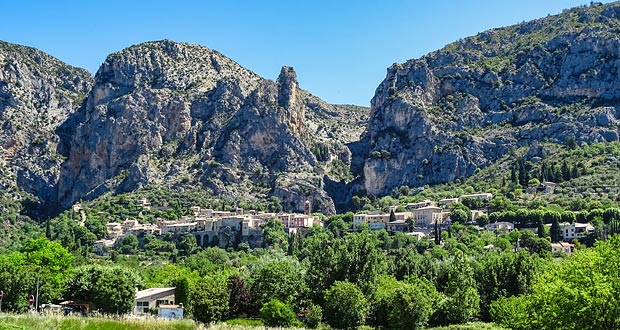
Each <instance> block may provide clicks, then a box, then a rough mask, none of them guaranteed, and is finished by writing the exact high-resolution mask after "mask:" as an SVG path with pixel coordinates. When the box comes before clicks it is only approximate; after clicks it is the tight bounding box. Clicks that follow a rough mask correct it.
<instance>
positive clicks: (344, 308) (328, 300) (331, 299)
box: [323, 281, 368, 329]
mask: <svg viewBox="0 0 620 330" xmlns="http://www.w3.org/2000/svg"><path fill="white" fill-rule="evenodd" d="M367 311H368V306H367V301H366V298H365V297H364V294H363V293H362V291H361V290H360V289H359V288H358V287H357V285H355V284H354V283H350V282H341V281H336V282H335V283H334V285H332V287H331V288H329V289H328V290H327V291H325V306H324V310H323V314H324V317H325V321H326V322H327V324H329V325H330V326H332V327H334V328H337V329H354V328H356V327H357V326H360V325H362V324H364V320H365V318H366V313H367Z"/></svg>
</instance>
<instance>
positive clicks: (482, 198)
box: [460, 193, 493, 201]
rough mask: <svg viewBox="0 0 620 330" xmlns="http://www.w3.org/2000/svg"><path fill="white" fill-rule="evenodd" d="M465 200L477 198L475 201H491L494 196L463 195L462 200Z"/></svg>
mask: <svg viewBox="0 0 620 330" xmlns="http://www.w3.org/2000/svg"><path fill="white" fill-rule="evenodd" d="M463 198H475V199H481V200H483V201H489V200H491V199H492V198H493V194H491V193H481V194H469V195H462V196H461V197H460V200H463Z"/></svg>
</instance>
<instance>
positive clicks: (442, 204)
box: [437, 198, 459, 208]
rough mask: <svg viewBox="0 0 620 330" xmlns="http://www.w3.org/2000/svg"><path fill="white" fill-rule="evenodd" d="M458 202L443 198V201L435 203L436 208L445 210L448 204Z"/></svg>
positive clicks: (453, 199) (456, 199)
mask: <svg viewBox="0 0 620 330" xmlns="http://www.w3.org/2000/svg"><path fill="white" fill-rule="evenodd" d="M458 201H459V199H458V198H444V199H440V200H439V201H438V202H437V206H440V207H444V208H446V207H448V206H450V204H452V203H454V202H458Z"/></svg>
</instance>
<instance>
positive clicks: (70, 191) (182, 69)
mask: <svg viewBox="0 0 620 330" xmlns="http://www.w3.org/2000/svg"><path fill="white" fill-rule="evenodd" d="M340 114H341V111H338V109H337V108H336V107H334V106H332V105H328V104H326V103H324V102H322V101H321V100H319V99H317V98H316V97H314V96H312V95H310V94H309V93H308V92H306V91H304V90H301V89H300V88H299V86H298V83H297V79H296V74H295V72H294V70H293V69H292V68H290V67H283V68H282V71H281V73H280V76H279V77H278V79H277V81H275V82H274V81H270V80H267V79H264V78H261V77H259V76H258V75H256V74H254V73H253V72H251V71H249V70H247V69H245V68H243V67H241V66H240V65H238V64H237V63H235V62H234V61H232V60H230V59H228V58H226V57H225V56H223V55H221V54H219V53H218V52H216V51H213V50H210V49H207V48H205V47H201V46H197V45H190V44H182V43H175V42H172V41H167V40H165V41H159V42H149V43H144V44H140V45H136V46H132V47H130V48H127V49H125V50H123V51H120V52H118V53H115V54H112V55H110V56H108V58H107V59H106V61H105V62H104V63H103V65H102V66H101V68H100V69H99V71H98V72H97V74H96V76H95V83H94V86H93V88H92V90H91V91H90V93H89V95H88V100H87V102H86V104H85V106H84V107H83V108H82V109H81V110H80V111H79V112H77V113H75V114H74V115H73V116H72V117H71V118H69V119H68V120H67V121H66V123H65V124H64V125H63V127H62V128H61V129H60V130H59V131H61V132H62V133H63V134H62V136H63V140H62V144H61V146H60V148H59V150H60V151H61V152H62V153H63V154H64V155H66V156H67V157H68V159H67V161H66V162H65V163H64V164H63V166H62V172H61V177H60V181H59V184H58V198H59V200H60V201H61V203H62V205H63V206H65V207H66V206H69V205H71V204H72V203H73V202H75V201H76V200H78V199H81V198H84V199H90V198H94V197H96V196H99V195H100V194H102V193H104V192H106V191H129V190H133V189H136V188H139V187H141V186H144V185H147V184H151V183H165V184H169V185H173V186H174V185H178V186H182V185H187V184H189V185H199V186H202V187H204V188H207V189H211V190H213V192H214V193H217V194H224V195H225V196H228V197H230V198H231V199H240V198H261V197H267V196H268V195H275V196H277V197H280V198H281V199H282V200H283V205H284V206H285V207H287V208H289V209H303V202H304V201H305V200H306V199H310V200H313V201H314V202H315V206H316V208H317V209H319V210H322V211H325V212H327V213H332V212H334V205H333V202H332V201H331V198H329V196H327V194H326V192H325V191H324V190H323V184H322V179H323V175H324V171H323V169H324V168H325V167H329V164H330V163H331V162H332V161H333V159H338V158H342V159H343V160H344V162H345V163H347V162H349V161H350V153H349V152H348V149H347V148H346V147H345V145H344V144H345V143H347V142H350V140H354V139H355V138H351V135H352V134H351V133H350V132H340V134H339V133H338V132H337V133H336V134H331V135H329V136H328V133H331V132H327V131H326V130H325V129H324V127H323V126H324V123H325V122H330V121H333V120H338V117H339V116H340ZM358 134H359V133H358ZM353 135H354V134H353ZM320 143H324V144H325V145H326V146H327V147H326V150H325V153H324V154H321V155H320V157H319V158H320V159H318V160H317V156H318V154H317V153H313V151H312V150H313V146H315V145H317V144H320Z"/></svg>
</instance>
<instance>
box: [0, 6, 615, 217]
mask: <svg viewBox="0 0 620 330" xmlns="http://www.w3.org/2000/svg"><path fill="white" fill-rule="evenodd" d="M617 32H620V4H619V3H611V4H606V5H601V4H593V5H591V6H588V7H579V8H573V9H570V10H566V11H564V12H563V13H561V14H559V15H554V16H548V17H546V18H541V19H537V20H533V21H530V22H525V23H521V24H516V25H512V26H508V27H503V28H497V29H491V30H487V31H484V32H480V33H478V34H477V35H475V36H471V37H467V38H464V39H462V40H460V41H457V42H455V43H451V44H448V45H446V46H445V47H443V48H442V49H439V50H437V51H434V52H431V53H429V54H426V55H424V56H422V57H420V58H418V59H411V60H408V61H406V62H404V63H395V64H394V65H392V66H390V67H389V68H388V70H387V75H386V79H385V80H384V81H383V82H382V83H381V84H380V85H379V86H378V87H377V90H376V93H375V96H374V97H373V99H372V101H371V108H370V111H368V109H366V108H364V107H355V106H344V105H331V104H328V103H326V102H324V101H322V100H321V99H320V98H318V97H316V96H314V95H312V94H311V93H309V92H308V91H305V90H303V89H301V88H300V86H299V83H298V81H297V76H296V73H295V71H294V69H293V68H291V67H287V66H283V67H282V70H281V72H280V75H279V76H278V78H277V79H276V81H272V80H269V79H265V78H263V77H260V76H259V75H257V74H256V73H254V72H252V71H251V70H248V69H247V68H244V67H242V66H240V65H239V64H238V63H236V62H235V61H233V60H231V59H229V58H227V57H226V56H224V55H223V54H221V53H219V52H217V51H215V50H212V49H209V48H206V47H203V46H200V45H194V44H189V43H178V42H174V41H171V40H160V41H152V42H145V43H141V44H137V45H133V46H130V47H127V48H125V49H123V50H120V51H118V52H115V53H112V54H110V55H109V56H108V57H107V58H106V60H105V61H104V63H103V64H102V65H101V67H100V69H99V70H98V71H97V73H96V75H95V76H94V77H92V76H91V75H90V74H88V73H87V72H86V71H85V70H83V69H76V68H72V67H70V66H66V65H65V64H64V63H60V62H58V60H56V59H53V58H52V57H49V58H48V57H46V56H47V55H45V54H44V53H42V52H40V53H38V52H39V51H37V50H35V49H33V48H28V47H23V48H19V47H22V46H17V45H10V44H7V43H2V44H0V45H2V47H0V57H1V58H0V60H2V63H4V64H3V66H2V68H3V70H2V79H0V82H1V83H2V84H3V85H1V86H0V97H2V98H0V101H2V102H0V106H4V108H2V109H0V110H3V113H8V112H7V110H6V109H9V110H10V109H14V108H15V104H17V103H15V102H17V101H19V102H21V103H20V105H19V107H18V108H19V109H23V110H24V111H23V113H38V111H40V110H41V109H45V108H46V107H47V108H50V109H53V111H52V112H54V114H62V115H56V116H55V117H54V118H48V123H47V124H45V125H47V126H45V125H43V126H45V127H46V130H45V132H46V133H45V134H42V133H37V134H38V135H37V134H34V133H32V134H31V133H27V134H26V133H24V134H26V135H27V136H21V137H20V139H21V140H20V141H22V142H23V141H27V140H32V141H44V142H45V141H51V142H50V143H43V145H44V146H45V147H44V148H42V149H41V148H39V149H40V152H39V153H36V152H35V151H36V150H39V149H36V148H35V149H32V150H30V149H28V148H22V149H21V150H29V151H28V152H35V153H34V154H36V155H41V154H42V153H46V154H47V155H48V156H47V158H46V157H40V158H41V162H42V163H46V162H47V163H46V165H45V166H42V165H40V164H38V163H37V161H38V160H37V159H31V160H30V162H22V161H21V160H20V162H22V163H23V164H17V163H14V164H13V165H17V166H14V167H15V169H14V170H6V171H5V170H4V169H3V171H5V172H6V173H5V175H4V176H3V180H4V181H5V182H9V181H10V182H12V185H13V187H22V188H19V189H23V190H24V191H25V192H26V193H29V194H31V195H34V196H37V197H38V198H39V199H40V200H41V202H42V203H43V204H46V205H49V204H54V203H57V204H58V205H60V206H61V207H62V208H67V207H69V206H70V205H72V204H73V203H75V202H77V201H79V200H82V199H87V200H88V199H92V198H96V197H97V196H99V195H101V194H103V193H106V192H112V193H119V192H127V191H132V190H135V189H138V188H141V187H145V186H148V185H151V184H155V185H162V184H165V185H168V186H169V187H171V188H174V189H183V187H199V188H200V189H206V190H208V191H211V192H213V193H214V194H218V195H222V196H226V198H228V199H230V200H233V201H239V200H243V199H250V200H254V201H256V200H266V199H269V198H272V197H277V198H278V200H280V201H281V202H282V205H283V206H284V208H285V209H288V210H302V209H303V203H304V202H305V201H306V200H309V201H311V202H312V204H313V206H314V208H313V210H315V211H322V212H325V213H327V214H332V213H334V212H335V211H336V206H337V207H338V209H341V210H344V209H347V206H348V204H349V203H350V201H351V198H352V197H353V196H355V195H358V196H360V195H369V196H375V197H380V196H384V195H388V194H391V193H392V192H393V191H394V190H395V189H397V188H399V187H401V186H409V187H412V188H418V187H422V186H425V185H432V184H437V183H442V182H451V181H455V180H457V179H459V178H465V177H469V176H471V175H472V174H474V173H476V172H477V171H479V170H481V169H484V168H487V167H489V166H491V165H492V164H494V163H495V162H497V161H499V160H500V159H504V158H505V156H506V155H509V154H511V153H512V152H513V151H514V150H517V149H519V150H520V148H524V147H528V148H530V149H531V150H530V151H528V152H525V155H527V157H529V158H528V159H534V160H535V159H538V158H541V157H543V156H544V155H542V154H540V152H539V149H540V148H538V147H537V145H538V144H539V143H548V142H551V143H556V144H563V143H565V142H566V141H569V140H570V141H574V142H575V143H577V144H585V143H593V142H601V141H618V140H620V129H619V128H620V105H619V104H618V102H619V101H620V88H618V87H617V86H620V85H618V84H617V74H616V73H617V72H620V71H618V70H620V52H618V50H617V47H615V45H617V43H618V41H619V38H618V37H617ZM7 47H8V48H11V47H13V48H15V49H21V50H22V52H23V54H26V55H24V56H22V58H20V59H19V62H20V63H21V64H20V65H21V67H22V68H23V69H24V70H25V69H32V70H35V69H36V70H39V71H36V70H35V71H36V72H35V73H33V74H32V75H31V76H32V77H29V78H25V79H26V80H25V81H23V82H22V81H17V80H15V79H13V80H10V79H9V78H7V77H16V76H15V74H14V72H16V71H15V70H14V69H11V68H12V67H11V65H12V64H10V63H8V62H7V61H6V60H5V58H6V57H7V55H5V54H8V53H10V52H11V50H10V49H8V48H7ZM13 52H14V53H15V51H13ZM17 53H19V52H17ZM37 59H38V60H37ZM42 59H46V60H45V61H43V60H42ZM37 61H39V62H41V61H43V62H46V63H48V62H49V63H53V65H52V67H51V68H48V69H46V68H45V67H44V66H41V65H39V64H37ZM63 68H64V69H63ZM11 70H12V71H11ZM11 72H13V76H11ZM24 72H25V71H24ZM37 72H38V73H37ZM37 75H39V76H46V77H47V78H46V79H47V80H46V81H50V83H48V84H47V85H45V86H47V87H45V86H43V85H41V84H39V85H41V86H43V87H41V90H42V91H45V92H44V93H43V92H41V93H39V94H40V95H39V94H37V93H34V92H28V93H24V92H22V93H21V94H19V93H17V92H15V91H18V90H19V88H21V87H20V86H22V87H23V86H29V84H31V82H32V81H37V79H36V76H37ZM20 77H28V74H24V75H20ZM44 78H45V77H44ZM43 80H45V79H43ZM63 84H65V85H63ZM39 85H37V86H39ZM7 86H8V87H7ZM7 90H8V91H9V92H6V91H7ZM45 93H47V94H45ZM25 94H28V95H35V96H36V97H35V99H36V98H41V100H42V101H43V102H42V103H41V104H44V105H45V106H38V105H34V104H35V103H33V102H34V101H33V100H31V99H28V98H23V97H24V95H25ZM48 94H49V95H54V97H56V96H58V97H56V98H50V97H47V98H46V95H48ZM16 95H18V96H19V97H22V98H23V99H19V97H17V96H16ZM15 100H17V101H15ZM23 100H26V101H27V102H26V101H23ZM58 100H61V101H58ZM22 101H23V102H22ZM28 102H30V103H28ZM37 102H38V101H37ZM46 102H47V103H46ZM10 111H14V110H10ZM48 112H49V111H48ZM20 120H21V119H20ZM26 120H28V119H23V120H21V121H22V126H23V123H24V122H25V121H26ZM2 127H3V134H4V136H5V137H4V139H5V140H4V142H3V145H4V146H8V144H7V143H6V141H8V138H7V136H11V135H15V132H16V131H15V130H14V129H11V127H10V124H6V123H4V124H3V126H2ZM20 132H22V131H20ZM23 132H30V131H23ZM0 142H1V141H0ZM35 145H36V144H35ZM29 147H32V146H29ZM3 150H4V151H3V152H4V153H5V154H4V156H3V161H4V163H5V164H8V163H9V162H7V161H6V159H9V158H10V159H11V161H12V159H14V158H11V157H10V156H7V155H6V150H8V148H4V147H3ZM33 150H34V151H33ZM28 152H22V153H21V155H27V154H28ZM7 157H8V158H7ZM30 158H33V157H30ZM48 158H53V161H52V162H49V161H48V160H49V159H48ZM543 158H544V157H543ZM61 164H62V165H61ZM9 165H10V164H9ZM13 165H11V166H13ZM29 169H34V170H29ZM3 173H4V172H3ZM11 173H13V174H11ZM16 178H18V179H16ZM11 180H12V181H11ZM5 186H8V184H5ZM19 189H18V190H19Z"/></svg>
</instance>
